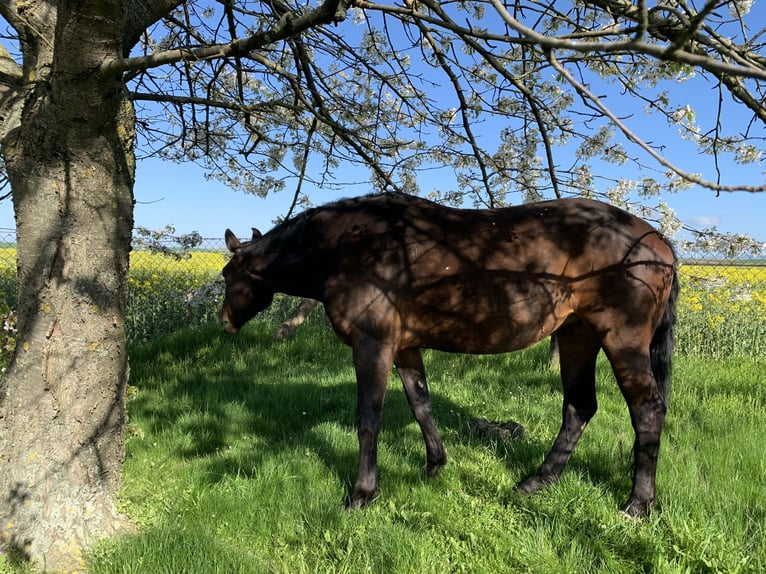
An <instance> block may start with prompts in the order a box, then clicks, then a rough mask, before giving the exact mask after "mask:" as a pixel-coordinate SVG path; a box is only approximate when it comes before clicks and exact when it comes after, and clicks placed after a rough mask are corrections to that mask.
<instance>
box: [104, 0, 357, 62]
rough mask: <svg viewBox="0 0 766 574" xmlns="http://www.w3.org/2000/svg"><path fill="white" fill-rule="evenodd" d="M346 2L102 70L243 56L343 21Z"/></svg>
mask: <svg viewBox="0 0 766 574" xmlns="http://www.w3.org/2000/svg"><path fill="white" fill-rule="evenodd" d="M347 2H348V0H325V2H324V3H323V4H320V5H319V6H318V7H316V8H314V9H313V10H309V11H307V12H306V13H304V14H302V15H299V14H296V13H294V12H287V13H285V14H283V15H282V17H281V18H280V19H279V21H278V22H277V23H276V24H275V25H274V27H273V28H271V29H270V30H266V31H259V32H257V33H255V34H253V35H251V36H248V37H247V38H243V39H242V40H234V41H232V42H229V43H228V44H217V45H214V46H203V47H199V48H178V49H175V50H167V51H165V52H160V53H157V54H150V55H148V56H137V57H134V58H125V59H109V60H106V61H104V63H103V64H102V65H101V66H100V68H99V72H100V73H101V74H110V73H116V72H127V71H135V70H146V69H149V68H156V67H159V66H164V65H167V64H174V63H177V62H186V61H192V62H193V61H201V60H213V59H217V58H229V57H238V56H244V55H246V54H248V53H249V52H252V51H253V50H257V49H259V48H263V47H264V46H267V45H269V44H273V43H274V42H278V41H280V40H285V39H287V38H291V37H293V36H297V35H299V34H300V33H301V32H304V31H306V30H308V29H310V28H312V27H315V26H320V25H322V24H331V23H333V22H342V21H343V20H345V18H346V8H347V5H348V4H347Z"/></svg>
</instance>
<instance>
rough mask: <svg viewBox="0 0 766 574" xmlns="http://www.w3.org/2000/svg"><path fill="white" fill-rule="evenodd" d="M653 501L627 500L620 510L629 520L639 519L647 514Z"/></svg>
mask: <svg viewBox="0 0 766 574" xmlns="http://www.w3.org/2000/svg"><path fill="white" fill-rule="evenodd" d="M652 506H653V503H651V502H640V501H638V500H629V501H628V503H627V504H626V505H625V506H624V507H623V509H622V510H621V511H620V514H622V515H623V516H624V517H625V518H628V519H630V520H639V519H641V518H643V517H644V516H646V515H647V514H649V511H650V510H651V509H652Z"/></svg>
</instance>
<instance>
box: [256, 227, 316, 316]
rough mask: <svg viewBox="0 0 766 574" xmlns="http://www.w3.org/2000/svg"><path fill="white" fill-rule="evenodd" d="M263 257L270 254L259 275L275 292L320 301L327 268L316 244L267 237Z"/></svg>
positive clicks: (293, 238) (291, 238) (296, 236)
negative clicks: (271, 254) (271, 255)
mask: <svg viewBox="0 0 766 574" xmlns="http://www.w3.org/2000/svg"><path fill="white" fill-rule="evenodd" d="M264 239H265V240H266V241H265V242H264V245H263V249H264V252H265V253H273V254H274V256H273V257H269V262H268V264H267V265H266V267H265V268H263V269H262V270H261V271H260V273H261V274H262V275H263V277H264V278H265V279H266V280H267V281H268V282H269V284H271V285H272V286H273V288H274V291H275V292H278V293H284V294H286V295H292V296H295V297H303V298H310V299H317V300H320V301H321V299H322V293H323V291H324V282H325V280H326V274H325V273H324V271H325V269H326V268H327V265H326V264H325V262H324V258H323V256H322V250H321V249H320V248H319V247H318V246H317V245H316V243H315V242H314V243H312V244H308V243H311V242H307V241H303V237H302V235H294V236H289V235H287V236H284V235H283V236H281V237H273V238H271V237H268V235H267V236H265V237H264Z"/></svg>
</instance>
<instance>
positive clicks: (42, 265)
mask: <svg viewBox="0 0 766 574" xmlns="http://www.w3.org/2000/svg"><path fill="white" fill-rule="evenodd" d="M45 4H48V3H47V2H36V1H35V0H30V2H27V3H25V4H24V9H25V10H27V14H25V15H24V16H25V18H26V20H27V21H29V22H32V23H33V25H34V24H35V17H37V18H36V19H37V21H36V30H35V33H37V34H41V35H42V38H41V40H39V41H36V42H34V43H33V44H34V45H30V44H27V45H25V46H24V47H23V49H26V50H27V52H28V53H25V54H24V62H25V65H24V68H25V69H24V74H23V76H24V77H25V78H29V77H30V76H32V75H34V76H35V77H34V81H33V82H25V83H24V85H23V87H21V88H20V90H18V91H17V93H16V96H17V98H18V100H19V102H20V103H19V105H22V106H23V112H22V113H21V115H20V118H19V125H18V126H7V125H6V126H3V130H2V133H3V136H4V137H3V141H2V144H3V146H2V149H3V154H4V158H5V161H6V167H7V171H8V176H9V180H10V182H11V189H12V192H13V205H14V211H15V216H16V226H17V237H18V243H17V253H18V271H19V309H18V318H19V323H18V330H19V332H18V338H17V340H18V343H17V348H16V351H15V354H14V357H13V359H12V361H11V364H10V365H9V367H8V369H7V371H6V374H5V376H4V378H3V380H2V382H1V383H0V549H1V550H2V551H3V552H5V553H8V554H14V555H16V556H17V557H21V558H25V559H35V560H37V561H38V562H39V564H40V565H41V566H42V567H43V568H45V569H46V570H55V571H77V570H82V569H83V568H84V562H83V558H82V550H83V549H84V548H86V547H87V546H88V545H89V544H90V543H92V542H93V541H94V540H96V539H98V538H101V537H104V536H109V535H112V534H114V533H115V532H117V531H119V530H121V529H122V528H123V527H125V526H126V525H127V522H126V521H125V520H124V519H123V518H121V517H120V516H119V514H118V512H117V510H116V509H115V506H114V504H113V495H114V494H115V492H116V490H117V489H118V487H119V485H120V470H121V465H122V461H123V458H124V439H123V430H124V421H125V406H124V394H125V387H126V384H127V379H128V362H127V353H126V348H125V344H126V343H125V307H126V300H127V293H126V286H127V271H128V255H129V250H130V239H131V229H132V224H133V220H132V213H133V196H132V189H133V179H134V161H133V156H132V153H133V152H132V148H133V137H132V134H133V130H134V118H133V115H132V110H131V108H130V106H129V105H127V103H126V100H125V99H124V97H123V84H122V80H121V78H120V77H119V75H115V76H114V77H104V76H97V75H96V74H94V73H92V70H94V69H96V68H97V66H98V62H99V61H100V60H102V59H104V58H105V57H114V56H115V55H117V56H119V55H121V53H122V47H121V41H120V39H119V38H120V35H119V30H120V26H121V23H120V18H122V17H123V15H122V10H121V9H120V6H119V4H120V2H118V1H115V0H112V1H111V2H97V3H74V4H71V5H70V4H68V3H66V2H62V3H59V4H58V12H57V13H55V12H51V9H50V4H48V8H47V10H48V12H47V13H48V15H49V17H50V18H54V21H53V22H51V21H49V20H46V21H43V18H42V16H43V15H44V14H45V13H46V12H45V11H46V6H45ZM21 8H22V7H21V6H19V10H21ZM35 8H38V11H37V12H35V11H34V9H35ZM89 11H90V12H89ZM51 14H52V15H51ZM56 20H57V21H56ZM54 30H55V33H54ZM41 46H45V47H46V48H45V49H43V48H41ZM50 47H53V48H54V49H53V50H51V49H48V48H50ZM35 48H39V49H35ZM32 68H34V69H32ZM0 95H2V94H0ZM6 101H7V100H6ZM16 109H18V108H16ZM8 117H12V114H9V115H8Z"/></svg>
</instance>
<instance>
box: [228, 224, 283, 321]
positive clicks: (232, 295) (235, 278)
mask: <svg viewBox="0 0 766 574" xmlns="http://www.w3.org/2000/svg"><path fill="white" fill-rule="evenodd" d="M260 237H261V232H260V231H258V230H257V229H255V228H253V238H252V239H251V240H250V241H248V242H245V243H242V242H241V241H240V240H239V239H237V236H236V235H234V233H232V231H231V230H230V229H227V230H226V247H227V248H228V249H229V251H231V252H232V254H233V256H232V258H231V259H230V260H229V262H228V263H227V264H226V266H225V267H224V268H223V271H222V274H223V278H224V281H225V283H226V290H225V293H224V299H223V305H222V306H221V310H220V312H219V313H218V317H219V319H220V321H221V325H223V328H224V329H225V330H226V332H227V333H237V332H239V330H240V329H241V328H242V326H243V325H244V324H245V323H247V322H248V321H249V320H250V319H252V318H253V317H255V315H256V314H257V313H259V312H261V311H263V310H264V309H266V308H267V307H268V306H269V305H271V301H272V300H273V299H274V291H273V290H272V289H271V288H270V287H269V285H268V283H267V282H266V280H265V279H264V278H263V276H262V275H261V274H260V272H261V269H260V266H259V262H260V261H262V259H263V258H262V257H260V256H259V254H258V252H257V249H255V247H257V246H256V245H254V244H255V242H256V241H257V240H258V239H260Z"/></svg>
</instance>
